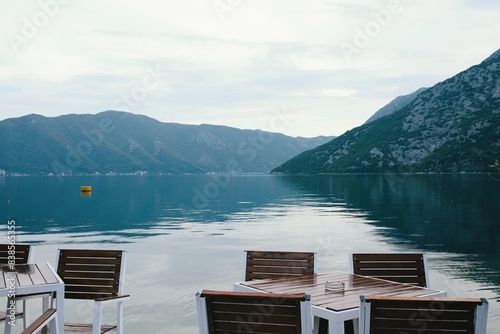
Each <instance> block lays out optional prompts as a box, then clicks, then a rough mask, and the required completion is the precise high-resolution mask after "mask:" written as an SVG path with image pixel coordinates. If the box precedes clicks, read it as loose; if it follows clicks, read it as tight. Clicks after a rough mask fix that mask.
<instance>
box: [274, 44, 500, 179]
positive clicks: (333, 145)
mask: <svg viewBox="0 0 500 334" xmlns="http://www.w3.org/2000/svg"><path fill="white" fill-rule="evenodd" d="M499 160H500V50H499V51H496V52H495V53H493V54H492V55H491V56H490V57H488V58H487V59H486V60H484V61H483V62H481V63H480V64H478V65H475V66H472V67H470V68H469V69H467V70H465V71H463V72H461V73H459V74H457V75H455V76H453V77H452V78H450V79H448V80H445V81H443V82H441V83H438V84H436V85H435V86H433V87H431V88H428V89H426V90H425V91H423V92H420V93H419V94H418V95H417V96H416V98H415V99H413V100H412V101H411V102H410V103H408V104H407V105H406V106H404V107H403V108H402V109H400V110H397V111H394V112H393V113H391V114H390V115H387V116H384V117H381V118H379V119H375V120H374V121H372V122H368V123H365V124H364V125H362V126H359V127H357V128H354V129H352V130H350V131H348V132H346V133H345V134H343V135H341V136H339V137H337V138H335V139H333V140H332V141H330V142H328V143H326V144H324V145H321V146H319V147H317V148H315V149H312V150H310V151H306V152H304V153H301V154H300V155H298V156H297V157H294V158H293V159H291V160H289V161H287V162H286V163H284V164H283V165H281V166H279V167H277V168H275V169H274V170H273V171H272V172H273V173H367V172H375V173H380V172H451V173H458V172H490V171H496V169H495V168H494V167H495V166H498V164H499Z"/></svg>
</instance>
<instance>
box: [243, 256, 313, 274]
mask: <svg viewBox="0 0 500 334" xmlns="http://www.w3.org/2000/svg"><path fill="white" fill-rule="evenodd" d="M245 252H246V270H245V281H251V280H255V279H261V278H280V277H285V276H299V275H304V274H311V275H312V274H314V270H315V269H314V267H315V264H314V255H315V254H314V253H311V252H282V251H248V250H247V251H245Z"/></svg>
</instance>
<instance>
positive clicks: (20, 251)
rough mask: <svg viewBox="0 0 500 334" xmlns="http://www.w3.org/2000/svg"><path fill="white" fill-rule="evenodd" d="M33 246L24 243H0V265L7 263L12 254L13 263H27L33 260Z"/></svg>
mask: <svg viewBox="0 0 500 334" xmlns="http://www.w3.org/2000/svg"><path fill="white" fill-rule="evenodd" d="M34 251H35V246H32V245H25V244H17V243H16V244H13V245H12V244H0V265H6V264H9V261H10V260H12V256H14V263H15V264H27V263H32V262H33V253H34ZM12 252H14V254H13V253H12ZM11 263H12V262H11Z"/></svg>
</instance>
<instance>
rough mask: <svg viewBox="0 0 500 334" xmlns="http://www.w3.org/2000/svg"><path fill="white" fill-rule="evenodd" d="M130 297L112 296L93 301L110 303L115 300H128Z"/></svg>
mask: <svg viewBox="0 0 500 334" xmlns="http://www.w3.org/2000/svg"><path fill="white" fill-rule="evenodd" d="M129 297H130V295H120V296H112V297H103V298H96V299H94V300H95V301H96V302H105V301H112V300H116V299H127V298H129Z"/></svg>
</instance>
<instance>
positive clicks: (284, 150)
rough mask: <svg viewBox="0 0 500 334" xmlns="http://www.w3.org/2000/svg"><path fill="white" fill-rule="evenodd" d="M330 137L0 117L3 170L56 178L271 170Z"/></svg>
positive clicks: (113, 118) (116, 116) (113, 119)
mask: <svg viewBox="0 0 500 334" xmlns="http://www.w3.org/2000/svg"><path fill="white" fill-rule="evenodd" d="M332 138H333V137H317V138H309V139H306V138H300V137H297V138H293V137H289V136H285V135H282V134H279V133H271V132H264V131H260V130H240V129H236V128H230V127H225V126H216V125H205V124H204V125H184V124H176V123H162V122H159V121H157V120H155V119H152V118H149V117H146V116H141V115H134V114H130V113H124V112H117V111H106V112H102V113H99V114H97V115H64V116H60V117H53V118H48V117H43V116H40V115H28V116H24V117H20V118H14V119H7V120H4V121H2V122H0V170H3V171H5V173H7V174H16V173H19V174H55V175H62V174H70V175H73V174H89V173H137V172H148V173H172V174H179V173H207V172H237V173H266V172H269V171H270V170H271V169H272V168H274V167H276V166H278V165H279V164H281V163H283V162H284V161H286V160H288V159H289V158H291V157H293V156H295V155H297V154H299V153H300V152H302V151H305V150H308V149H311V148H313V147H315V146H318V145H321V144H323V143H325V142H327V141H329V140H331V139H332Z"/></svg>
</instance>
